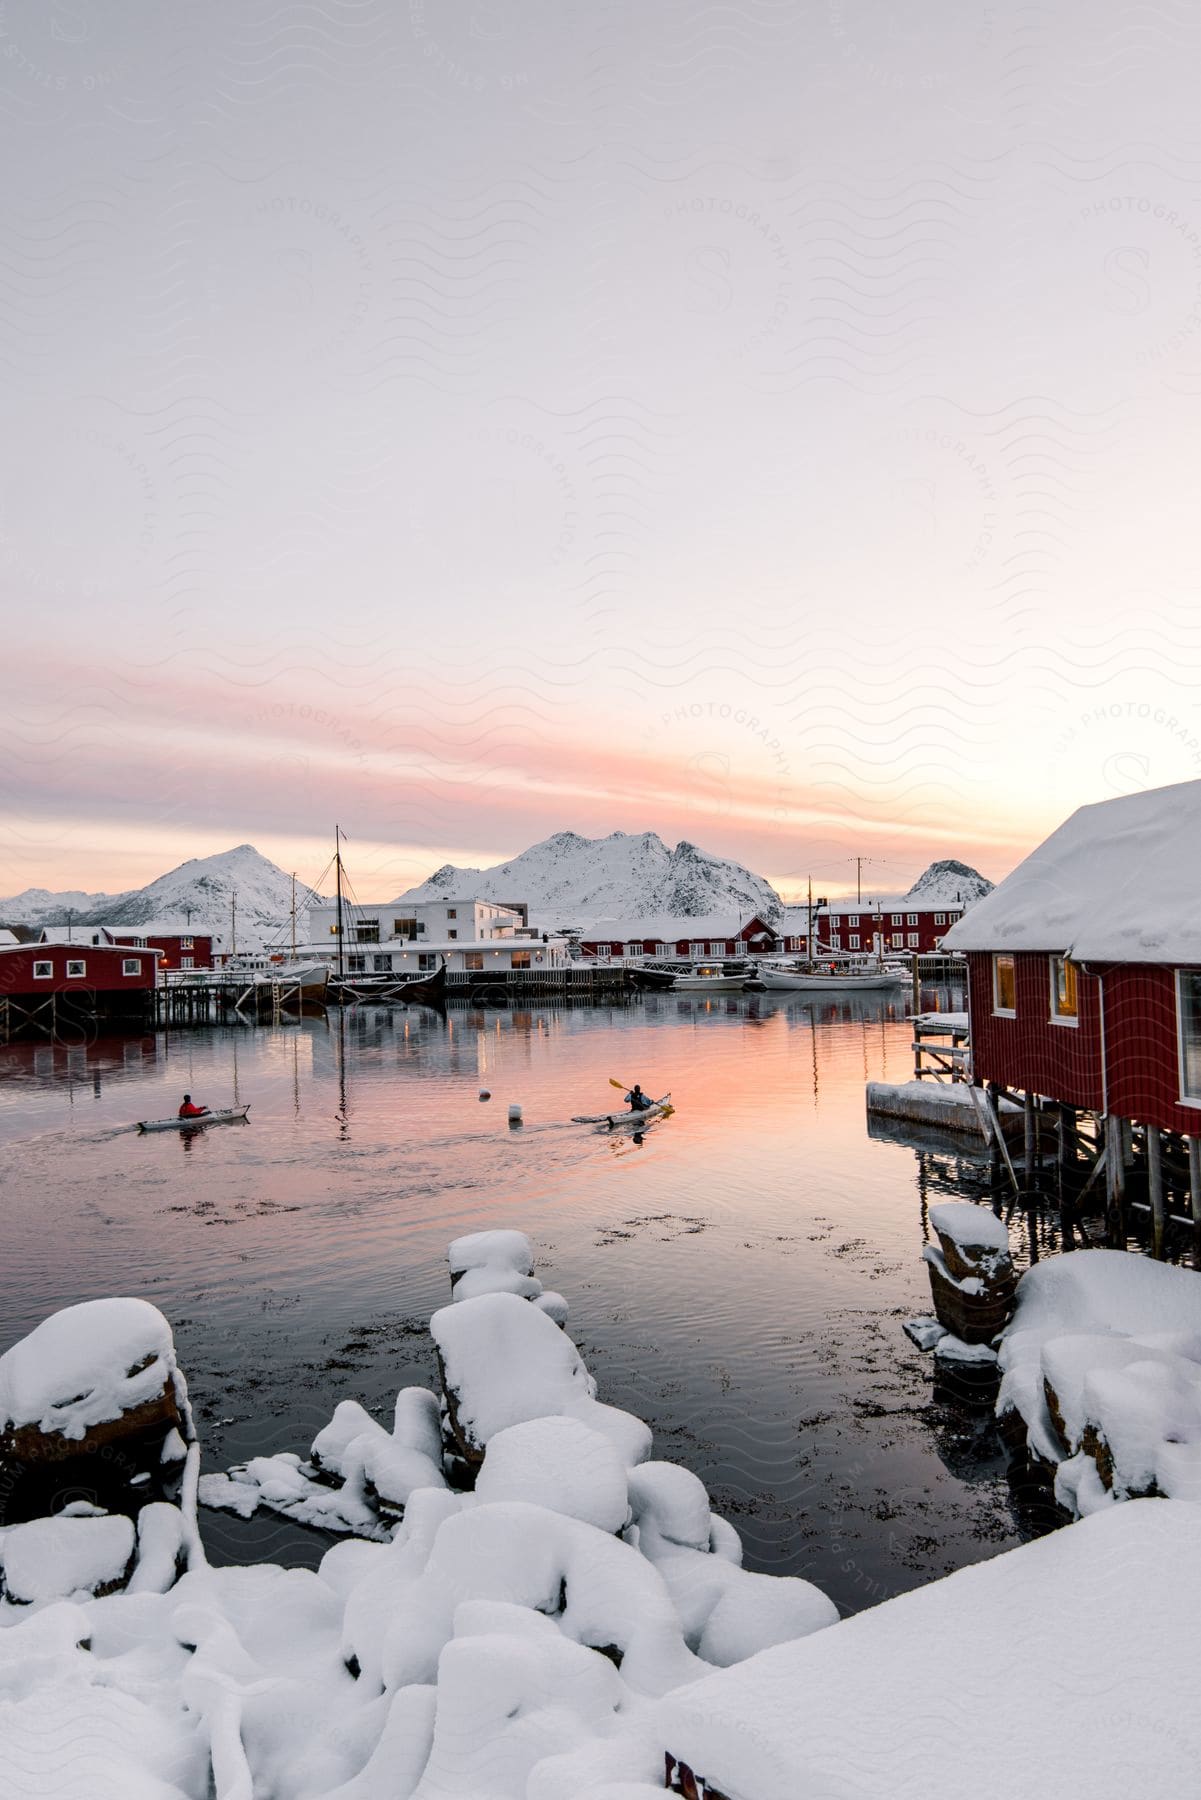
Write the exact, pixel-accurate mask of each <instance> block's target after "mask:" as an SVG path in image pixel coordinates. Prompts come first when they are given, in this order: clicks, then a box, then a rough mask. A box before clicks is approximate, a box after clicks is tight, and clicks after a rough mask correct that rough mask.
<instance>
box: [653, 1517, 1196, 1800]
mask: <svg viewBox="0 0 1201 1800" xmlns="http://www.w3.org/2000/svg"><path fill="white" fill-rule="evenodd" d="M1198 1525H1199V1521H1198V1515H1197V1512H1196V1510H1195V1509H1194V1508H1193V1507H1191V1506H1184V1505H1181V1504H1173V1503H1171V1502H1166V1501H1140V1502H1135V1503H1133V1504H1132V1505H1130V1506H1126V1507H1118V1508H1115V1509H1114V1510H1113V1511H1112V1512H1110V1513H1108V1514H1107V1515H1105V1516H1104V1517H1101V1518H1095V1519H1088V1520H1085V1521H1084V1522H1083V1523H1081V1524H1077V1525H1072V1526H1069V1527H1068V1528H1066V1529H1065V1530H1062V1531H1058V1532H1055V1533H1054V1534H1053V1535H1052V1536H1050V1537H1046V1538H1042V1539H1040V1540H1039V1541H1038V1542H1037V1543H1032V1544H1025V1545H1023V1546H1022V1547H1021V1548H1020V1549H1017V1550H1010V1551H1008V1552H1006V1553H1005V1554H1004V1555H1002V1556H997V1557H994V1558H993V1559H992V1560H991V1561H989V1562H984V1563H977V1564H976V1565H974V1566H973V1567H972V1568H968V1569H961V1570H959V1572H958V1573H957V1574H954V1575H949V1576H947V1577H946V1578H945V1579H943V1580H941V1581H935V1582H932V1583H931V1584H930V1586H929V1587H926V1588H921V1589H919V1590H918V1591H917V1592H915V1593H910V1594H905V1595H903V1596H902V1597H901V1598H899V1599H896V1600H889V1601H886V1602H885V1603H884V1604H883V1605H881V1606H876V1607H872V1608H871V1609H870V1610H868V1611H867V1612H863V1613H860V1614H858V1616H857V1617H855V1618H853V1619H849V1620H847V1621H846V1622H845V1623H844V1624H842V1625H839V1626H838V1627H837V1629H836V1630H834V1631H828V1632H823V1633H821V1634H820V1635H819V1636H818V1637H816V1638H812V1639H807V1640H802V1641H801V1642H799V1643H793V1644H788V1645H785V1646H782V1647H781V1648H778V1649H772V1650H767V1651H765V1652H764V1653H763V1654H762V1655H760V1656H755V1657H752V1658H751V1659H750V1660H749V1661H746V1662H743V1663H741V1664H739V1666H738V1667H737V1668H735V1669H730V1670H726V1671H723V1672H722V1673H720V1674H717V1675H710V1676H708V1677H707V1678H706V1679H705V1680H703V1681H701V1682H699V1683H697V1684H695V1685H694V1686H689V1687H686V1688H683V1689H680V1690H678V1691H677V1692H676V1693H674V1694H671V1695H669V1696H668V1697H667V1698H666V1700H665V1701H664V1702H663V1703H662V1705H661V1706H660V1708H659V1709H658V1722H659V1726H660V1729H661V1731H662V1733H663V1735H664V1737H665V1739H666V1748H667V1749H668V1750H669V1751H670V1753H671V1754H672V1755H673V1756H675V1757H677V1758H679V1759H680V1760H681V1761H683V1762H685V1763H687V1765H688V1766H689V1768H690V1769H691V1770H692V1771H693V1772H694V1774H695V1775H698V1776H701V1777H703V1778H704V1779H706V1780H707V1781H708V1782H709V1784H710V1785H711V1786H712V1787H715V1788H717V1789H719V1790H720V1792H721V1793H723V1794H726V1795H729V1796H731V1797H732V1800H735V1797H736V1800H800V1797H801V1796H810V1795H812V1796H817V1795H820V1796H821V1800H877V1797H878V1796H880V1795H885V1794H886V1795H888V1796H889V1800H962V1796H964V1795H965V1794H970V1795H971V1796H972V1800H1012V1796H1013V1795H1015V1794H1046V1795H1050V1794H1053V1795H1055V1796H1056V1800H1128V1797H1129V1796H1130V1795H1131V1794H1147V1793H1155V1794H1163V1795H1169V1794H1171V1795H1183V1794H1186V1793H1191V1792H1194V1791H1195V1788H1196V1782H1197V1768H1198V1766H1199V1759H1201V1709H1198V1707H1197V1705H1196V1703H1195V1694H1194V1677H1193V1670H1192V1659H1191V1657H1188V1656H1185V1657H1183V1658H1182V1657H1181V1650H1182V1648H1183V1647H1184V1646H1185V1645H1188V1644H1190V1643H1192V1642H1193V1640H1194V1638H1195V1633H1196V1620H1197V1616H1198V1610H1199V1609H1201V1530H1199V1529H1198Z"/></svg>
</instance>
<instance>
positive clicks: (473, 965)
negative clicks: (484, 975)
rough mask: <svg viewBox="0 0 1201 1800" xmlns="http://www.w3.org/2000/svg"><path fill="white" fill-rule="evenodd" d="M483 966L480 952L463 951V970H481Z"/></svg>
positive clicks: (482, 956) (482, 954)
mask: <svg viewBox="0 0 1201 1800" xmlns="http://www.w3.org/2000/svg"><path fill="white" fill-rule="evenodd" d="M483 966H484V952H483V951H482V950H465V951H464V952H463V967H464V968H465V969H482V968H483Z"/></svg>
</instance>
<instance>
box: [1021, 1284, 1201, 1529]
mask: <svg viewBox="0 0 1201 1800" xmlns="http://www.w3.org/2000/svg"><path fill="white" fill-rule="evenodd" d="M1000 1362H1001V1368H1002V1370H1003V1371H1004V1374H1003V1378H1002V1382H1001V1390H1000V1393H999V1395H998V1397H997V1411H998V1413H999V1414H1000V1415H1002V1416H1005V1415H1009V1416H1010V1417H1011V1419H1013V1420H1016V1421H1018V1426H1017V1428H1018V1429H1021V1430H1023V1431H1024V1435H1025V1441H1026V1444H1027V1447H1028V1448H1029V1450H1030V1451H1031V1452H1032V1454H1033V1455H1035V1456H1036V1457H1038V1458H1040V1459H1041V1460H1042V1461H1043V1462H1046V1463H1049V1464H1051V1465H1053V1466H1054V1467H1055V1469H1056V1472H1057V1473H1056V1495H1057V1498H1058V1499H1059V1501H1060V1503H1061V1505H1063V1506H1065V1507H1066V1508H1067V1509H1068V1510H1069V1511H1074V1512H1077V1513H1081V1514H1083V1513H1088V1512H1091V1511H1095V1510H1096V1509H1097V1508H1099V1507H1106V1506H1110V1505H1112V1503H1113V1502H1114V1501H1115V1500H1123V1499H1127V1498H1129V1497H1130V1496H1131V1495H1138V1494H1163V1495H1169V1496H1174V1497H1176V1498H1179V1499H1191V1500H1201V1279H1198V1276H1197V1275H1196V1273H1195V1272H1194V1271H1193V1270H1191V1269H1178V1268H1173V1267H1171V1266H1170V1265H1168V1264H1165V1263H1159V1262H1153V1261H1151V1260H1150V1259H1148V1258H1145V1257H1140V1256H1132V1255H1130V1254H1128V1253H1127V1252H1125V1251H1121V1250H1087V1251H1083V1250H1082V1251H1077V1252H1076V1253H1075V1254H1073V1255H1071V1256H1060V1257H1055V1258H1053V1259H1052V1260H1051V1261H1049V1262H1043V1263H1039V1264H1037V1265H1036V1266H1035V1267H1034V1268H1032V1269H1029V1270H1027V1272H1026V1273H1025V1274H1024V1275H1023V1276H1022V1279H1021V1281H1020V1282H1019V1284H1018V1296H1017V1310H1016V1312H1015V1314H1014V1317H1013V1319H1012V1320H1011V1322H1010V1324H1009V1325H1008V1327H1007V1328H1006V1330H1005V1333H1004V1335H1003V1338H1002V1341H1001V1347H1000ZM1086 1465H1088V1466H1086Z"/></svg>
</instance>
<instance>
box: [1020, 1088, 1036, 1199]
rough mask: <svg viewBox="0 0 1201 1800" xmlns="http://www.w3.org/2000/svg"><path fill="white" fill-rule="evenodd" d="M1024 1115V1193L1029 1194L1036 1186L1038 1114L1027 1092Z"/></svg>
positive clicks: (1023, 1103)
mask: <svg viewBox="0 0 1201 1800" xmlns="http://www.w3.org/2000/svg"><path fill="white" fill-rule="evenodd" d="M1022 1108H1023V1112H1024V1114H1025V1120H1024V1123H1025V1127H1026V1139H1025V1153H1026V1175H1025V1187H1026V1192H1027V1193H1030V1192H1032V1190H1033V1189H1034V1188H1035V1186H1036V1185H1037V1176H1038V1114H1037V1113H1036V1112H1035V1110H1034V1095H1033V1094H1031V1093H1029V1092H1027V1093H1026V1095H1025V1098H1024V1100H1023V1102H1022Z"/></svg>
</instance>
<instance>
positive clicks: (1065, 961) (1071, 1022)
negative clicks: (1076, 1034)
mask: <svg viewBox="0 0 1201 1800" xmlns="http://www.w3.org/2000/svg"><path fill="white" fill-rule="evenodd" d="M1068 967H1071V969H1072V970H1073V975H1072V987H1073V990H1074V992H1075V996H1076V1010H1075V1012H1074V1013H1069V1012H1060V1010H1059V980H1058V970H1059V969H1060V968H1063V969H1066V968H1068ZM1047 979H1048V982H1049V985H1050V995H1049V1011H1048V1015H1047V1017H1048V1023H1050V1024H1052V1025H1068V1026H1075V1025H1079V1023H1080V966H1079V964H1078V963H1074V962H1072V959H1071V957H1070V956H1056V954H1055V952H1054V951H1051V952H1050V953H1049V954H1048V956H1047Z"/></svg>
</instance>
